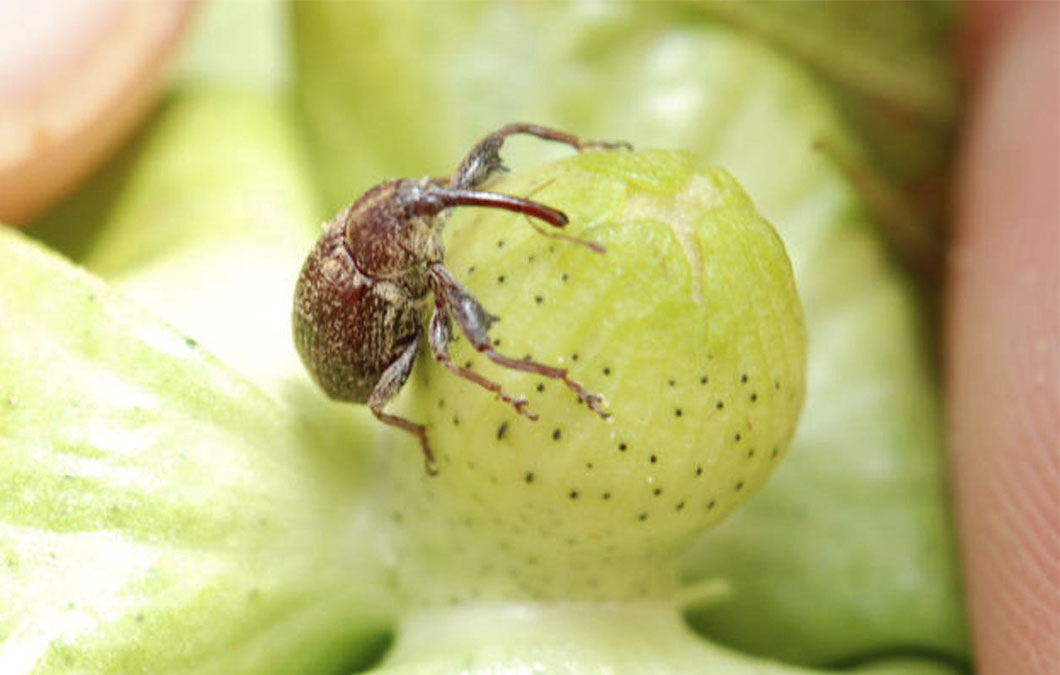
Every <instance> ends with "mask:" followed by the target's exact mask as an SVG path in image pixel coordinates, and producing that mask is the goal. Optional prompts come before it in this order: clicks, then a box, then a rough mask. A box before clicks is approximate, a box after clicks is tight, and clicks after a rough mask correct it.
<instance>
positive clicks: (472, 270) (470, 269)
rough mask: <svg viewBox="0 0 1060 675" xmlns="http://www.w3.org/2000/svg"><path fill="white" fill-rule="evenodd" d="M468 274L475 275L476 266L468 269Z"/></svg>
mask: <svg viewBox="0 0 1060 675" xmlns="http://www.w3.org/2000/svg"><path fill="white" fill-rule="evenodd" d="M467 273H468V274H474V273H475V266H474V265H472V266H471V267H468V268H467Z"/></svg>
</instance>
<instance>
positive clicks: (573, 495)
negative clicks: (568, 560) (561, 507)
mask: <svg viewBox="0 0 1060 675" xmlns="http://www.w3.org/2000/svg"><path fill="white" fill-rule="evenodd" d="M570 498H571V499H577V498H578V491H577V490H571V491H570Z"/></svg>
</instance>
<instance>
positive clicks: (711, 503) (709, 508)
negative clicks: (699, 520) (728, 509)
mask: <svg viewBox="0 0 1060 675" xmlns="http://www.w3.org/2000/svg"><path fill="white" fill-rule="evenodd" d="M715 505H716V503H715V501H714V500H713V499H711V500H710V501H709V502H707V510H708V511H712V510H713V509H714V506H715Z"/></svg>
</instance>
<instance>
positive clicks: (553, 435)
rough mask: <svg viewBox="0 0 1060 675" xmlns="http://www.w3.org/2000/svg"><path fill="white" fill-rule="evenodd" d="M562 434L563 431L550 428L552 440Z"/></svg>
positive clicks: (555, 439)
mask: <svg viewBox="0 0 1060 675" xmlns="http://www.w3.org/2000/svg"><path fill="white" fill-rule="evenodd" d="M562 435H563V432H562V431H561V430H559V429H553V430H552V440H554V441H558V440H559V437H560V436H562Z"/></svg>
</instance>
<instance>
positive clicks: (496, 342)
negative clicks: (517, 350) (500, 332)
mask: <svg viewBox="0 0 1060 675" xmlns="http://www.w3.org/2000/svg"><path fill="white" fill-rule="evenodd" d="M493 346H494V347H500V346H501V339H500V338H493Z"/></svg>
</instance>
